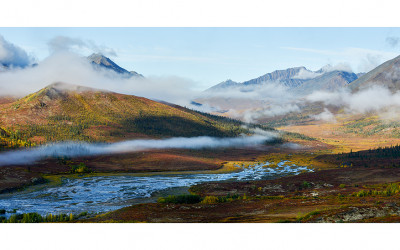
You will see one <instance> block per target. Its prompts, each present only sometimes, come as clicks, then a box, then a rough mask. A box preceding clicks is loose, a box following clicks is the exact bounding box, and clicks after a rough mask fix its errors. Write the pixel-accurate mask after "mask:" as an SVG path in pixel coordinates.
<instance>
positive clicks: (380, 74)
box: [349, 56, 400, 92]
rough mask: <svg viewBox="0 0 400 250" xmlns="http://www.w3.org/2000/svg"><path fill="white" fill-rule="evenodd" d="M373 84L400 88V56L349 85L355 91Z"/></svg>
mask: <svg viewBox="0 0 400 250" xmlns="http://www.w3.org/2000/svg"><path fill="white" fill-rule="evenodd" d="M372 86H382V87H387V88H388V89H390V90H391V91H398V90H400V56H398V57H396V58H393V59H391V60H389V61H386V62H384V63H382V64H381V65H379V66H378V67H376V68H375V69H373V70H371V71H369V72H368V73H366V74H364V75H363V76H361V77H360V78H359V79H357V80H356V81H354V82H352V83H351V84H350V85H349V88H350V89H351V90H352V91H353V92H355V91H359V90H363V89H367V88H369V87H372Z"/></svg>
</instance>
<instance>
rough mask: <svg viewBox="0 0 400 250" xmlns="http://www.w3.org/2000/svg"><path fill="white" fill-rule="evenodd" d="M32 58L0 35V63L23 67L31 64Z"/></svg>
mask: <svg viewBox="0 0 400 250" xmlns="http://www.w3.org/2000/svg"><path fill="white" fill-rule="evenodd" d="M32 61H33V59H32V58H31V57H30V56H29V55H28V54H27V53H26V51H25V50H23V49H22V48H20V47H18V46H16V45H14V44H12V43H10V42H8V41H6V40H5V39H4V37H3V36H1V35H0V64H4V65H7V66H11V67H25V66H28V65H29V64H31V63H32Z"/></svg>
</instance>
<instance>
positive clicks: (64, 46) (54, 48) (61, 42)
mask: <svg viewBox="0 0 400 250" xmlns="http://www.w3.org/2000/svg"><path fill="white" fill-rule="evenodd" d="M47 45H48V46H49V49H50V52H51V53H58V52H66V51H72V52H79V51H81V50H83V51H85V52H86V53H87V54H89V53H93V52H95V53H101V54H103V55H106V56H117V53H116V52H115V50H114V49H112V48H109V47H106V46H104V45H102V46H100V45H97V44H96V43H95V42H93V41H84V40H82V39H79V38H72V37H67V36H56V37H54V38H53V39H51V40H50V41H49V42H48V43H47Z"/></svg>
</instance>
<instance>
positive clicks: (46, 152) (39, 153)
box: [0, 130, 276, 166]
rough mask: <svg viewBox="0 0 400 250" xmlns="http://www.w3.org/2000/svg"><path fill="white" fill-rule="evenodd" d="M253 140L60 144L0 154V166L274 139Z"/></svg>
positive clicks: (263, 135)
mask: <svg viewBox="0 0 400 250" xmlns="http://www.w3.org/2000/svg"><path fill="white" fill-rule="evenodd" d="M255 133H256V134H255V135H253V136H242V137H236V138H215V137H208V136H201V137H189V138H187V137H174V138H168V139H160V140H129V141H123V142H117V143H111V144H90V143H78V142H62V143H55V144H48V145H45V146H40V147H36V148H31V149H24V150H16V151H10V152H4V153H1V154H0V166H5V165H24V164H32V163H34V162H36V161H39V160H41V159H45V158H48V157H83V156H95V155H104V154H120V153H129V152H138V151H143V150H149V149H173V148H174V149H202V148H235V147H255V146H260V145H262V144H263V143H265V142H266V141H270V140H272V139H274V138H275V137H276V135H275V134H274V133H271V132H267V131H262V130H256V131H255Z"/></svg>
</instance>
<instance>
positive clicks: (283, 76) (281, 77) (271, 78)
mask: <svg viewBox="0 0 400 250" xmlns="http://www.w3.org/2000/svg"><path fill="white" fill-rule="evenodd" d="M300 71H309V70H307V69H306V68H305V67H296V68H288V69H285V70H276V71H274V72H271V73H267V74H265V75H262V76H260V77H257V78H254V79H251V80H248V81H245V82H242V83H239V82H235V81H232V80H230V79H229V80H226V81H224V82H221V83H219V84H217V85H214V86H213V87H211V88H209V89H207V90H206V92H210V91H221V90H222V91H223V90H226V89H229V88H236V87H244V86H256V85H259V84H262V83H265V82H280V83H282V84H283V85H285V86H287V87H289V88H294V87H297V86H299V85H301V84H302V83H303V82H304V81H305V80H304V79H296V78H294V77H295V76H296V75H298V74H299V72H300ZM310 72H311V71H310Z"/></svg>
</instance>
